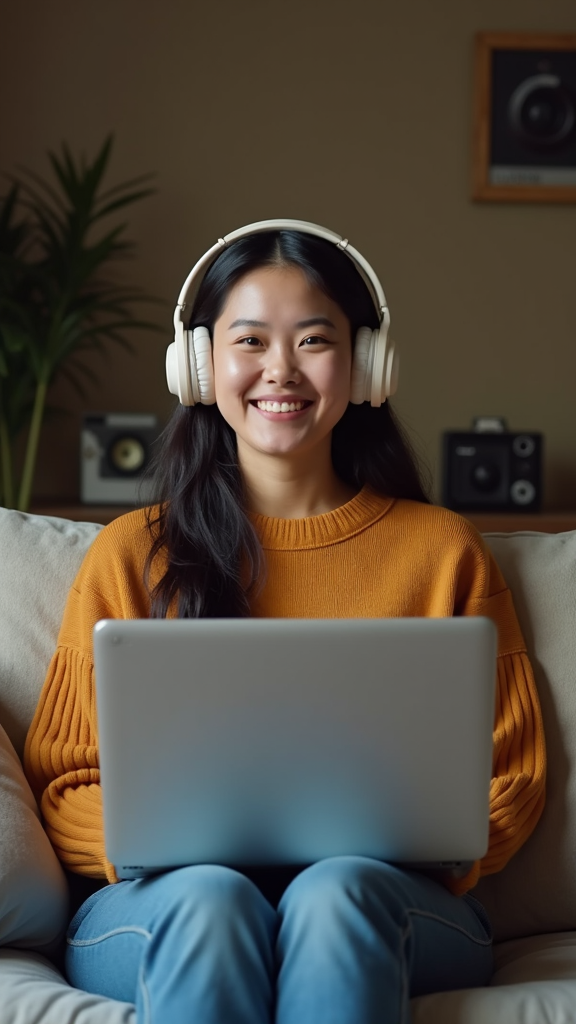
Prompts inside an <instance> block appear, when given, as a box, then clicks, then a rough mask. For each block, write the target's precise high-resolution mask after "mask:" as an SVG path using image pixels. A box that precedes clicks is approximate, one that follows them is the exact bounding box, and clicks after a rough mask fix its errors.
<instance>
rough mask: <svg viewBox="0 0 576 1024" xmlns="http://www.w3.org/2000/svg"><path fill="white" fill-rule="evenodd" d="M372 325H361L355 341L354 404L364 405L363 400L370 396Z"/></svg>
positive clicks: (352, 383)
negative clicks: (368, 385)
mask: <svg viewBox="0 0 576 1024" xmlns="http://www.w3.org/2000/svg"><path fill="white" fill-rule="evenodd" d="M373 333H374V332H373V330H372V328H371V327H360V328H359V329H358V331H357V332H356V338H355V341H354V358H353V360H352V374H351V377H350V401H351V402H352V403H353V405H362V402H365V401H367V399H369V398H370V389H369V387H368V393H366V392H367V382H368V384H369V378H370V366H371V363H372V351H371V350H372V335H373Z"/></svg>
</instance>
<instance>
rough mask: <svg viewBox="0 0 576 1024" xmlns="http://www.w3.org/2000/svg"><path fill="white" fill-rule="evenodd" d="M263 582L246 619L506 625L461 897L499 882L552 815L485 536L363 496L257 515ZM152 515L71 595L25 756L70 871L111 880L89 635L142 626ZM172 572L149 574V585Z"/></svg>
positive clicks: (529, 691)
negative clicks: (492, 876)
mask: <svg viewBox="0 0 576 1024" xmlns="http://www.w3.org/2000/svg"><path fill="white" fill-rule="evenodd" d="M253 522H254V526H255V528H256V531H257V533H258V535H259V537H260V539H261V542H262V546H263V548H264V552H265V560H266V577H265V580H264V582H263V585H262V587H261V589H260V591H259V593H258V594H257V596H256V597H255V598H254V600H253V604H252V609H251V611H252V614H253V615H254V616H263V617H270V618H283V617H287V618H380V617H383V618H387V617H402V616H430V617H445V616H452V615H486V616H488V617H490V618H491V619H493V621H494V622H495V624H496V626H497V628H498V638H499V639H498V677H497V702H496V717H495V726H494V769H493V775H494V777H493V780H492V784H491V791H490V843H489V849H488V853H487V854H486V856H485V857H484V858H483V859H482V861H479V862H478V863H477V864H476V865H475V866H474V868H473V869H472V871H470V872H469V874H468V875H466V877H465V878H461V879H454V878H448V879H446V884H447V885H449V887H450V888H451V889H452V890H453V891H454V892H457V893H461V892H465V891H466V890H467V889H469V888H471V887H472V886H473V885H475V883H476V881H477V880H478V878H479V876H480V875H481V874H489V873H492V872H495V871H499V870H500V869H501V868H502V867H504V865H505V864H506V863H507V861H508V860H509V859H510V857H511V856H512V855H513V854H514V853H515V852H516V850H517V849H519V847H520V846H521V845H522V844H523V843H524V842H525V840H526V839H527V838H528V836H529V835H530V833H531V832H532V830H533V829H534V826H535V825H536V822H537V821H538V818H539V817H540V814H541V812H542V808H543V806H544V785H545V772H546V755H545V746H544V735H543V729H542V719H541V714H540V706H539V701H538V695H537V693H536V688H535V684H534V678H533V674H532V669H531V666H530V662H529V660H528V657H527V654H526V646H525V643H524V639H523V637H522V634H521V631H520V627H519V625H518V621H517V618H516V614H515V611H514V607H513V603H512V597H511V594H510V591H509V590H508V589H507V587H506V584H505V582H504V580H503V579H502V576H501V573H500V571H499V569H498V567H497V565H496V563H495V562H494V560H493V558H492V556H491V554H490V553H489V551H488V549H487V548H486V546H485V544H484V542H483V540H482V538H481V537H480V535H479V534H478V533H477V532H476V530H475V529H474V528H473V527H472V526H471V524H470V523H468V522H467V521H466V520H465V519H462V518H461V517H460V516H458V515H455V514H454V513H452V512H449V511H447V510H446V509H442V508H438V507H436V506H430V505H424V504H421V503H418V502H411V501H404V500H393V499H389V498H384V497H381V496H379V495H376V494H374V493H373V492H371V491H370V490H369V489H368V488H364V489H363V490H362V491H361V492H360V493H359V494H358V495H356V497H355V498H353V499H352V501H350V502H348V503H347V504H346V505H344V506H342V507H341V508H338V509H335V510H334V511H332V512H328V513H325V514H324V515H319V516H313V517H310V518H305V519H271V518H268V517H264V516H258V515H255V516H254V517H253ZM149 548H150V535H149V532H148V530H147V527H146V518H145V512H144V511H143V510H138V511H135V512H131V513H129V514H128V515H125V516H122V517H121V518H119V519H116V520H115V521H114V522H112V523H111V524H110V525H109V526H107V527H106V528H105V529H104V530H102V531H101V532H100V533H99V534H98V536H97V537H96V539H95V541H94V543H93V545H92V547H91V548H90V549H89V551H88V553H87V555H86V557H85V559H84V562H83V563H82V566H81V568H80V572H79V573H78V576H77V578H76V580H75V582H74V584H73V586H72V589H71V591H70V594H69V597H68V601H67V604H66V609H65V613H64V619H63V622H62V627H61V630H60V634H59V638H58V646H57V649H56V652H55V654H54V656H53V658H52V660H51V663H50V666H49V668H48V673H47V676H46V680H45V683H44V686H43V689H42V693H41V696H40V701H39V704H38V707H37V710H36V714H35V717H34V720H33V722H32V725H31V727H30V730H29V733H28V737H27V741H26V750H25V768H26V772H27V775H28V778H29V780H30V783H31V786H32V788H33V790H34V792H35V794H36V796H37V799H38V800H39V802H40V806H41V810H42V814H43V817H44V822H45V825H46V829H47V831H48V835H49V836H50V839H51V841H52V843H53V845H54V847H55V849H56V852H57V853H58V856H59V857H60V859H61V860H62V862H63V864H64V865H65V866H66V867H67V868H69V869H70V870H72V871H76V872H78V873H80V874H84V875H89V876H92V877H94V878H102V877H105V878H107V879H108V880H109V881H116V875H115V872H114V868H113V866H112V865H111V864H110V862H109V861H108V860H107V859H106V855H105V851H104V836H103V826H102V800H101V790H100V773H99V762H98V739H97V730H96V706H95V686H94V663H93V652H92V630H93V627H94V624H95V623H96V622H97V621H98V620H99V619H102V618H125V619H131V618H146V617H148V616H149V612H150V599H149V595H148V592H147V590H146V588H145V586H144V583H143V569H144V563H145V560H146V556H147V554H148V551H149ZM163 568H164V562H163V559H162V557H159V558H158V559H157V561H156V564H155V566H154V571H153V575H152V581H151V582H152V584H153V583H154V582H155V580H156V579H158V578H159V577H160V576H161V574H162V572H163Z"/></svg>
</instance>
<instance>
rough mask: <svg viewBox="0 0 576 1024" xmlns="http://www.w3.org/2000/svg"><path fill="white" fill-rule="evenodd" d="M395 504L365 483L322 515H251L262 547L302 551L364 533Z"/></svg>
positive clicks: (391, 499) (337, 542)
mask: <svg viewBox="0 0 576 1024" xmlns="http://www.w3.org/2000/svg"><path fill="white" fill-rule="evenodd" d="M393 504H394V499H393V498H387V497H383V496H382V495H380V494H376V493H375V492H374V491H372V490H371V489H370V488H369V487H363V488H362V490H361V491H359V493H358V494H356V495H355V496H354V497H353V498H352V500H351V501H348V502H346V504H345V505H341V506H340V508H335V509H333V510H332V511H331V512H324V513H323V514H322V515H319V516H306V517H305V518H304V519H276V518H272V517H271V516H263V515H258V514H256V513H253V514H252V515H251V516H250V518H251V520H252V523H253V525H254V527H255V529H256V532H257V534H258V536H259V538H260V542H261V544H262V547H263V548H265V549H268V550H271V549H276V550H284V551H290V550H292V551H294V550H298V551H300V550H302V549H303V548H320V547H327V546H328V545H330V544H339V543H340V542H341V541H344V540H347V539H348V537H353V536H354V534H357V533H361V532H362V531H363V530H365V529H367V527H369V526H371V525H372V523H375V522H376V521H377V520H378V519H381V518H382V517H383V516H385V515H386V513H387V512H388V511H389V509H390V508H391V507H392V505H393Z"/></svg>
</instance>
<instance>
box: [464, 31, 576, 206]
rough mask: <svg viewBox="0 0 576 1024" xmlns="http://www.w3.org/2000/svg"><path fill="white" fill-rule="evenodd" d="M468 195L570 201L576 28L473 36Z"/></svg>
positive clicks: (575, 133) (575, 140) (575, 195)
mask: <svg viewBox="0 0 576 1024" xmlns="http://www.w3.org/2000/svg"><path fill="white" fill-rule="evenodd" d="M472 198H473V199H476V200H481V201H482V200H484V201H501V202H529V203H553V202H560V203H574V202H576V34H574V35H572V34H571V35H541V34H533V33H515V32H500V33H495V32H480V33H478V35H477V36H476V61H475V79H474V141H473V184H472Z"/></svg>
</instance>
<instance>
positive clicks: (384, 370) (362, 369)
mask: <svg viewBox="0 0 576 1024" xmlns="http://www.w3.org/2000/svg"><path fill="white" fill-rule="evenodd" d="M263 231H300V232H303V233H304V234H308V235H315V236H316V237H317V238H323V239H325V240H326V241H328V242H332V243H333V244H334V245H336V246H337V248H338V249H341V250H342V252H344V253H346V255H347V256H348V257H349V258H350V259H351V260H352V262H353V263H354V265H355V267H356V269H357V271H358V272H359V274H360V276H361V277H362V279H363V280H364V282H365V284H366V285H367V286H368V289H369V291H370V294H371V295H372V299H373V301H374V305H375V307H376V310H377V312H378V319H379V321H380V323H379V326H378V327H377V328H376V330H373V329H372V328H371V327H360V328H359V330H358V331H357V332H356V338H355V343H354V358H353V362H352V375H351V380H350V401H351V402H353V403H354V404H355V405H361V404H362V402H370V404H371V405H373V406H379V405H382V404H383V403H384V402H385V401H386V399H387V398H388V396H389V395H393V394H394V392H395V391H396V388H397V387H398V352H397V350H396V347H395V346H394V343H393V342H392V341H390V340H389V338H388V329H389V327H390V314H389V312H388V304H387V302H386V296H385V295H384V289H383V288H382V285H381V284H380V281H379V280H378V278H377V276H376V274H375V273H374V271H373V269H372V267H371V266H370V264H369V263H368V261H367V260H365V259H364V257H363V256H362V255H361V254H360V253H359V252H358V250H357V249H354V248H353V246H351V245H350V243H349V241H348V239H347V238H341V237H340V235H337V234H335V232H334V231H329V230H328V228H323V227H320V226H319V225H318V224H311V223H309V222H308V221H303V220H260V221H256V222H255V223H254V224H247V225H246V226H245V227H243V228H237V230H236V231H231V232H230V234H229V235H224V237H223V238H219V239H218V241H217V242H216V244H215V245H213V246H212V248H211V249H208V251H207V252H205V253H204V255H203V256H202V257H201V258H200V259H199V260H198V262H197V263H196V264H195V265H194V266H193V267H192V270H191V271H190V273H189V274H188V277H187V278H186V280H185V282H184V284H183V286H182V289H181V291H180V295H179V297H178V304H177V306H176V309H175V310H174V331H175V335H174V341H173V342H172V344H171V345H169V346H168V351H167V352H166V377H167V380H168V389H169V391H170V392H171V394H173V395H178V398H179V399H180V402H181V403H182V405H196V404H197V403H201V404H202V405H213V404H214V402H215V401H216V393H215V388H214V368H213V363H212V343H211V341H210V334H209V332H208V329H207V328H206V327H195V328H194V329H193V330H189V329H188V328H189V324H190V317H191V315H192V301H191V300H192V297H193V295H194V294H195V293H196V291H197V290H198V287H199V284H200V281H201V280H202V278H203V276H204V274H205V273H206V271H207V270H208V268H209V267H210V265H211V264H212V263H213V262H214V260H215V259H216V258H217V256H218V255H219V254H220V253H221V252H222V250H223V249H225V248H226V247H227V246H228V245H230V244H231V242H235V241H237V239H239V238H245V237H246V236H247V235H255V234H259V233H261V232H263Z"/></svg>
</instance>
